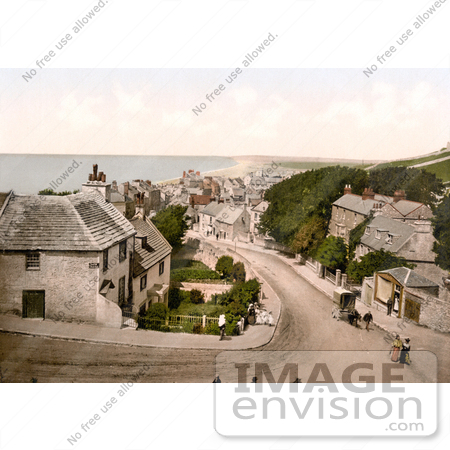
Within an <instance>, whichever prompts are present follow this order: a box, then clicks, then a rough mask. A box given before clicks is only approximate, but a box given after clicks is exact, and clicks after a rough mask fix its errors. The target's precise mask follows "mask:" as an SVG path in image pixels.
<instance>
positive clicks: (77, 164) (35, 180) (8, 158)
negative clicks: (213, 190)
mask: <svg viewBox="0 0 450 450" xmlns="http://www.w3.org/2000/svg"><path fill="white" fill-rule="evenodd" d="M93 164H98V170H99V172H103V173H105V174H106V181H107V182H112V181H113V180H116V181H117V183H118V184H120V183H123V182H125V181H132V180H135V179H142V180H150V181H151V182H152V184H156V183H158V182H161V181H165V180H171V179H174V178H181V177H182V176H183V171H184V170H185V171H186V172H187V171H188V170H194V171H196V172H197V171H199V172H200V173H204V172H210V171H213V170H219V169H226V168H229V167H233V166H235V165H237V164H238V162H237V161H235V160H234V159H232V158H229V157H226V156H159V155H158V156H153V155H151V156H142V155H134V156H124V155H101V156H93V155H31V154H30V155H27V154H10V153H7V154H0V192H9V191H10V190H11V189H12V190H13V191H14V192H15V193H17V194H37V193H38V192H39V191H41V190H43V189H47V188H52V189H53V190H54V191H57V192H61V191H73V190H75V189H80V190H81V185H82V183H85V182H86V181H88V177H89V174H90V173H92V166H93Z"/></svg>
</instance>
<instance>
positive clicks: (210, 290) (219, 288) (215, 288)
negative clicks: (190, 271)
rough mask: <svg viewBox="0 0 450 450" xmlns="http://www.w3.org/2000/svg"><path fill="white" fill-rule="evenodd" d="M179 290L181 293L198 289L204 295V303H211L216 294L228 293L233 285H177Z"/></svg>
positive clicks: (184, 283) (183, 283)
mask: <svg viewBox="0 0 450 450" xmlns="http://www.w3.org/2000/svg"><path fill="white" fill-rule="evenodd" d="M179 284H180V286H179V289H181V290H183V291H191V290H192V289H198V290H199V291H202V292H203V294H204V295H205V302H209V301H211V297H212V296H213V295H217V294H223V293H224V292H228V291H229V290H230V289H231V288H232V287H233V285H232V284H210V283H186V282H184V281H183V282H182V283H179Z"/></svg>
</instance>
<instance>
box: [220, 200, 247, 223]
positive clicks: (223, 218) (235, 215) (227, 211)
mask: <svg viewBox="0 0 450 450" xmlns="http://www.w3.org/2000/svg"><path fill="white" fill-rule="evenodd" d="M243 212H244V210H243V209H242V208H236V207H235V206H233V207H231V206H228V205H227V206H226V207H225V208H224V209H223V210H222V211H221V212H220V215H219V217H217V218H216V220H217V222H222V223H226V224H228V225H233V224H234V222H236V220H237V219H239V217H240V216H241V214H242V213H243Z"/></svg>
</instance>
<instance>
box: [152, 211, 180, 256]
mask: <svg viewBox="0 0 450 450" xmlns="http://www.w3.org/2000/svg"><path fill="white" fill-rule="evenodd" d="M186 210H187V206H181V205H172V206H169V207H167V208H166V209H163V210H161V211H159V212H158V213H157V214H156V216H155V217H153V218H152V222H153V223H154V224H155V226H156V228H158V230H159V231H160V232H161V234H162V235H163V236H164V237H165V238H166V239H167V241H168V242H169V244H170V245H171V246H172V248H173V249H174V251H176V250H179V249H180V248H181V247H182V246H183V238H184V235H185V234H186V231H187V229H188V225H187V223H186V217H185V216H184V213H185V212H186Z"/></svg>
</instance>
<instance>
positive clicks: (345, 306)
mask: <svg viewBox="0 0 450 450" xmlns="http://www.w3.org/2000/svg"><path fill="white" fill-rule="evenodd" d="M355 302H356V294H355V293H354V292H351V291H347V289H343V288H338V289H336V290H335V291H334V292H333V310H332V312H331V315H332V317H334V318H335V319H338V320H339V319H342V318H343V317H347V318H348V316H349V315H350V313H352V312H353V311H354V310H355Z"/></svg>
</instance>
